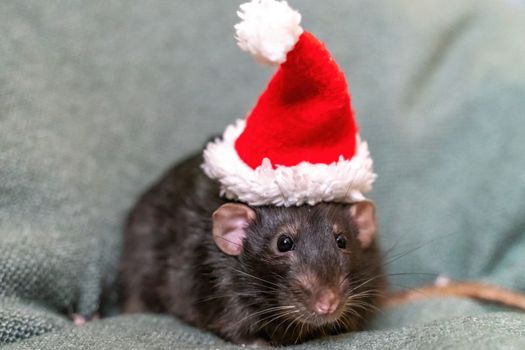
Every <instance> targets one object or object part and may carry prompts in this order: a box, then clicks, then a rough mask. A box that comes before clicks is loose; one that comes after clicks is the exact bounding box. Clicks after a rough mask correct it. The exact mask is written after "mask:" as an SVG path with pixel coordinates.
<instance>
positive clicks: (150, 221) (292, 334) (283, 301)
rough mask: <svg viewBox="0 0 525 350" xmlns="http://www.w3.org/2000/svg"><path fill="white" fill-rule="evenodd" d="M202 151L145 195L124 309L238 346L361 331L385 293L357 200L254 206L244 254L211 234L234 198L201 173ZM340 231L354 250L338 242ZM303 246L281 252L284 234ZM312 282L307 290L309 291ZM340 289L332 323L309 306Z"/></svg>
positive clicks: (135, 215)
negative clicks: (360, 232) (364, 243)
mask: <svg viewBox="0 0 525 350" xmlns="http://www.w3.org/2000/svg"><path fill="white" fill-rule="evenodd" d="M201 163H202V158H201V156H194V157H191V158H189V159H187V160H186V161H183V162H182V163H180V164H178V165H176V166H175V167H174V168H173V169H171V170H170V171H168V173H167V174H165V176H164V177H163V178H162V179H161V180H160V181H159V182H158V183H157V184H155V185H154V186H153V187H152V188H151V189H149V190H148V191H147V192H146V193H145V194H144V195H143V196H142V197H141V198H140V200H139V201H138V203H137V205H136V206H135V208H134V209H133V211H132V212H131V214H130V216H129V219H128V222H127V225H126V228H125V236H124V252H123V256H122V260H121V286H122V293H121V294H122V300H123V306H124V310H125V311H127V312H140V311H153V312H163V313H169V314H172V315H174V316H177V317H180V318H181V319H183V320H185V321H186V322H188V323H190V324H193V325H195V326H198V327H201V328H204V329H208V330H211V331H213V332H215V333H217V334H219V335H220V336H222V337H224V338H226V339H228V340H231V341H233V342H236V343H242V342H254V341H257V340H261V339H262V340H264V341H266V342H269V343H271V344H274V345H282V344H293V343H298V342H302V341H305V340H308V339H311V338H314V337H318V336H321V335H324V334H337V333H342V332H348V331H352V330H357V329H361V328H363V326H364V324H365V322H366V321H367V320H369V319H370V317H371V316H372V314H373V313H374V309H375V308H376V306H377V305H379V304H380V298H381V295H383V294H384V290H385V285H386V283H385V280H384V277H383V276H384V275H383V273H382V262H381V257H380V254H379V252H378V249H377V247H376V245H375V243H372V245H371V246H369V247H367V248H361V245H360V242H359V240H358V239H357V228H356V226H355V224H354V223H353V222H352V218H351V216H350V210H349V207H350V206H349V205H343V204H328V203H322V204H318V205H315V206H301V207H291V208H283V207H272V206H262V207H253V208H252V210H254V211H255V213H256V219H255V220H254V221H253V222H252V223H251V224H250V226H249V227H248V228H247V237H246V239H245V240H244V244H243V249H242V252H241V254H240V255H239V256H229V255H226V254H224V253H223V252H222V251H221V250H220V249H219V248H218V247H217V245H216V244H215V242H214V241H213V238H212V233H211V232H212V213H213V212H214V211H215V210H216V209H217V208H219V207H220V206H221V205H222V204H224V203H226V202H227V201H225V200H224V199H222V198H220V197H219V186H218V184H217V183H216V182H214V181H212V180H210V179H209V178H208V177H206V176H205V175H204V174H203V172H202V171H201V169H200V164H201ZM334 227H337V229H338V230H339V231H340V232H344V234H345V236H346V239H347V242H348V243H347V249H346V250H344V251H343V250H341V249H339V248H338V247H337V244H336V243H335V239H334V232H333V231H334ZM283 230H284V231H286V232H288V233H292V234H293V235H294V240H295V242H296V249H295V250H294V251H292V252H288V253H285V254H283V253H279V252H278V251H277V250H276V248H275V239H276V237H277V236H278V235H279V233H280V232H281V231H283ZM305 286H306V289H305ZM325 286H326V287H333V288H339V286H341V287H340V288H341V290H342V298H343V301H342V302H343V303H344V302H348V303H347V304H346V305H345V307H344V309H343V312H342V314H340V315H339V316H338V318H337V319H336V320H334V321H333V322H330V323H325V322H324V321H323V320H322V319H320V318H319V319H318V318H316V317H317V316H316V315H313V314H311V313H310V312H309V311H308V310H307V309H306V308H304V304H305V303H307V299H308V298H309V296H308V293H310V292H313V293H315V292H316V291H317V290H318V289H320V288H323V287H325Z"/></svg>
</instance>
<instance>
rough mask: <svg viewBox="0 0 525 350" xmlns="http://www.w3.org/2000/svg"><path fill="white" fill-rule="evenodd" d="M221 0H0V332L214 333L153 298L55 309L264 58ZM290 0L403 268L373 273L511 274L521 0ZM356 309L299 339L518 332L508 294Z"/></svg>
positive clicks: (408, 282)
mask: <svg viewBox="0 0 525 350" xmlns="http://www.w3.org/2000/svg"><path fill="white" fill-rule="evenodd" d="M240 2H241V1H232V0H221V1H205V0H202V1H183V0H159V1H149V2H145V1H135V0H128V1H123V0H112V1H101V0H97V1H95V0H94V1H66V0H63V1H61V0H52V1H45V2H43V1H36V0H35V1H29V0H27V1H15V0H12V1H10V0H6V1H2V2H0V345H1V344H6V343H12V344H11V345H9V346H6V348H8V349H32V348H40V349H87V348H97V349H144V348H150V349H168V348H181V347H184V346H186V347H190V348H191V347H197V346H201V347H206V346H210V347H213V348H222V347H227V345H226V344H225V343H223V342H222V341H221V340H219V339H218V338H216V337H214V336H212V335H209V334H206V333H203V332H201V331H198V330H195V329H192V328H191V327H188V326H185V325H183V324H181V323H179V322H178V321H176V320H173V319H170V318H167V317H163V316H155V315H149V316H148V315H137V316H119V315H115V316H113V317H111V318H106V319H103V320H101V321H95V322H92V323H90V324H88V325H86V326H84V327H81V328H75V327H73V326H72V323H71V322H70V321H69V320H68V315H69V314H71V313H72V312H77V313H82V314H86V315H88V314H91V313H93V312H95V311H97V310H98V309H99V307H100V306H102V312H103V313H108V312H110V311H111V310H112V309H113V306H114V299H115V293H114V288H113V283H114V280H115V268H116V263H117V261H118V255H119V246H120V228H121V223H122V219H123V216H124V215H125V213H126V211H127V210H128V209H129V207H130V206H131V205H132V203H133V201H134V200H135V198H136V196H137V195H138V194H139V193H140V192H141V191H143V189H144V188H145V187H146V186H147V185H148V184H149V183H150V182H151V181H153V180H154V179H156V178H157V177H158V176H159V175H160V173H161V172H162V171H163V170H164V169H166V168H167V167H168V166H169V165H170V164H172V163H173V162H174V161H175V160H177V159H179V158H181V157H182V156H184V155H185V154H187V153H188V152H190V151H192V150H196V149H198V148H199V147H200V146H201V145H202V144H203V142H204V141H205V140H206V139H207V137H208V136H209V135H211V134H215V133H217V132H221V131H222V130H223V129H224V127H225V126H226V125H227V124H228V123H230V122H232V121H233V120H234V119H236V118H239V117H242V116H243V115H244V114H245V113H246V112H247V111H248V110H249V109H250V108H251V106H252V105H253V103H254V102H255V99H256V98H257V96H258V95H259V94H260V92H261V91H262V90H263V89H264V87H265V84H266V81H267V79H268V78H269V76H270V75H271V74H272V71H271V69H268V68H265V67H263V66H258V65H256V64H255V63H254V62H253V61H252V59H251V58H250V57H249V56H248V55H247V54H245V53H242V52H241V51H240V50H239V49H238V48H237V47H236V45H235V41H234V40H233V29H232V25H233V24H234V23H236V21H237V18H236V16H235V10H236V8H237V6H238V4H239V3H240ZM290 3H291V4H292V5H293V6H295V7H296V8H299V9H300V10H301V12H302V14H303V18H304V20H303V24H304V26H305V28H307V29H308V30H310V31H312V32H314V33H315V34H316V35H317V36H318V37H319V38H321V39H322V40H323V41H325V42H326V44H327V46H328V47H329V49H330V50H331V52H332V53H333V55H334V56H335V58H336V60H337V61H338V63H339V65H340V66H341V68H342V69H344V70H345V72H346V73H347V77H348V80H349V83H350V89H351V92H352V96H353V105H354V108H355V109H356V112H357V118H358V122H359V124H360V126H361V132H362V135H363V137H364V138H365V139H366V140H367V141H368V142H369V144H370V147H371V151H372V156H373V158H374V160H375V167H376V171H377V173H378V174H379V175H380V177H379V179H378V181H377V184H376V186H375V189H374V192H373V193H372V195H371V197H372V198H373V199H374V200H375V201H376V202H377V206H378V211H379V217H380V224H381V244H382V246H383V247H384V248H385V250H386V249H388V248H390V247H392V246H395V247H394V248H393V249H392V252H391V253H390V255H389V256H390V258H391V259H392V260H393V261H392V263H390V264H389V265H388V270H389V272H390V273H392V274H401V273H421V274H407V275H396V276H393V277H392V287H393V288H394V289H403V288H409V287H415V286H418V285H420V284H423V283H428V282H432V280H433V279H434V278H435V275H438V274H444V275H446V276H449V277H451V278H453V279H457V280H482V281H488V282H492V283H496V284H498V285H501V286H505V287H509V288H514V289H518V290H522V291H525V268H524V265H525V215H524V214H525V201H524V200H523V198H525V58H524V57H525V40H523V33H525V6H524V5H523V3H522V4H521V5H520V2H519V1H517V0H514V1H511V0H506V1H505V0H493V1H475V0H472V1H467V0H456V1H447V2H446V3H445V2H444V1H439V0H419V1H408V0H392V1H376V0H351V1H341V0H324V1H315V0H308V1H307V0H303V1H299V0H295V1H294V0H290ZM404 253H408V254H406V255H404V256H402V255H403V254H404ZM396 257H399V258H398V259H396V260H395V258H396ZM374 329H375V330H370V331H368V332H362V333H358V334H348V335H343V336H340V337H336V338H329V339H322V340H319V341H317V342H312V343H309V344H306V345H304V346H302V347H303V348H308V349H311V348H325V347H326V346H329V345H330V346H332V347H333V348H340V349H343V348H344V349H346V348H356V349H361V348H367V347H368V348H381V349H387V348H450V347H453V348H463V347H465V348H471V347H472V344H473V343H474V344H476V347H478V348H480V347H482V348H484V347H486V348H498V347H501V348H504V347H506V348H509V347H510V348H525V317H524V315H523V314H521V313H513V312H509V310H503V309H499V308H496V307H493V306H491V307H489V306H487V305H482V304H479V303H475V302H473V301H468V300H457V299H443V300H428V301H423V302H418V303H413V304H410V305H404V306H402V307H399V308H396V309H393V310H389V311H386V312H385V313H384V314H382V315H381V316H380V317H379V318H378V320H377V322H376V323H375V324H374ZM42 334H43V335H42ZM37 335H40V336H37ZM27 338H30V339H27ZM24 339H25V340H24Z"/></svg>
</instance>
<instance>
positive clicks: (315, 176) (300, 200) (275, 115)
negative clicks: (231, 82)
mask: <svg viewBox="0 0 525 350" xmlns="http://www.w3.org/2000/svg"><path fill="white" fill-rule="evenodd" d="M238 14H239V16H240V17H241V19H242V22H241V23H239V24H237V25H236V26H235V29H236V32H237V40H238V43H239V46H240V47H241V49H243V50H245V51H248V52H250V53H251V54H252V55H253V56H255V58H256V59H257V60H258V61H260V62H263V63H268V64H273V65H279V67H278V69H277V72H276V73H275V75H274V76H273V78H272V79H271V81H270V83H269V85H268V87H267V89H266V91H264V92H263V94H262V95H261V96H260V97H259V100H258V101H257V104H256V105H255V107H254V108H253V110H252V111H251V112H250V113H249V114H248V116H247V117H246V119H242V120H237V122H236V123H234V124H233V125H230V126H228V127H227V128H226V131H225V132H224V134H223V136H222V138H219V139H216V140H215V141H213V142H210V143H209V144H208V145H207V147H206V149H205V151H204V163H203V165H202V168H203V170H204V172H205V173H206V174H207V175H208V176H209V177H210V178H212V179H216V180H218V181H219V183H220V186H221V195H222V196H225V197H226V198H228V199H231V200H238V201H241V202H245V203H247V204H249V205H254V206H257V205H269V204H271V205H276V206H292V205H297V206H298V205H302V204H309V205H314V204H316V203H319V202H341V203H351V202H355V201H359V200H362V199H363V198H364V196H363V194H364V193H366V192H368V191H370V190H371V189H372V183H373V182H374V180H375V178H376V175H375V174H374V172H373V169H372V159H371V158H370V154H369V152H368V146H367V144H366V142H363V141H361V138H360V137H359V132H358V127H357V125H356V122H355V119H354V112H353V110H352V107H351V103H350V95H349V92H348V86H347V83H346V79H345V76H344V74H343V72H342V71H341V70H340V69H339V67H338V66H337V64H336V63H335V61H334V59H333V58H332V56H331V55H330V53H329V52H328V50H327V49H326V48H325V46H324V45H323V44H322V43H321V42H320V41H319V40H318V39H317V38H315V37H314V36H313V35H312V34H310V33H308V32H306V31H304V30H303V29H302V28H301V26H300V22H301V15H300V14H299V13H298V12H297V11H295V10H293V9H292V8H290V7H289V6H288V4H287V3H286V2H285V1H276V0H252V1H251V2H249V3H245V4H243V5H241V7H240V11H239V12H238Z"/></svg>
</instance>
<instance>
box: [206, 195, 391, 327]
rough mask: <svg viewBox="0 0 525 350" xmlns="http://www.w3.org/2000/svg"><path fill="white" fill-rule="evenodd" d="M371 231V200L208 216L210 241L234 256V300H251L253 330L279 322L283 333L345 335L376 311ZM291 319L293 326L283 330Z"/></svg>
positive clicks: (377, 272)
mask: <svg viewBox="0 0 525 350" xmlns="http://www.w3.org/2000/svg"><path fill="white" fill-rule="evenodd" d="M376 227H377V226H376V220H375V208H374V205H373V204H372V202H369V201H363V202H358V203H355V204H351V205H347V204H333V203H321V204H318V205H315V206H301V207H292V208H282V207H270V206H267V207H254V208H250V207H248V206H246V205H243V204H238V203H228V204H224V205H223V206H221V207H220V208H219V209H218V210H217V211H215V213H214V214H213V234H214V239H215V242H216V244H217V246H218V247H219V248H220V249H221V250H222V251H223V252H224V253H226V254H228V255H232V256H236V257H237V259H238V262H239V263H238V265H237V266H238V269H236V270H235V272H236V277H237V281H238V287H239V289H241V288H242V291H241V293H240V295H242V294H245V295H250V296H252V297H251V299H250V301H251V304H252V305H254V304H256V306H255V308H254V310H258V311H256V312H260V314H259V316H260V317H257V319H258V320H262V321H259V322H260V324H259V326H268V325H271V324H272V323H276V324H279V323H280V326H281V327H278V328H279V329H282V330H284V329H286V332H288V331H289V332H288V333H290V332H292V333H293V332H294V329H301V333H303V332H304V331H305V330H311V331H312V332H314V331H315V330H316V329H318V330H319V329H321V328H325V327H326V328H330V329H340V330H351V329H353V328H355V325H356V318H357V317H359V315H361V316H363V314H364V312H365V311H367V309H368V308H370V307H374V306H375V304H376V303H377V302H375V301H374V300H376V294H377V293H380V292H381V289H382V284H381V283H379V282H380V280H381V263H380V257H379V254H378V252H377V248H376V246H375V243H374V239H375V234H376V231H377V230H376ZM254 295H256V296H257V297H253V296H254ZM263 310H268V311H267V312H264V311H263ZM251 321H252V323H255V322H256V320H255V319H252V320H251ZM292 321H294V322H295V323H294V324H296V325H298V326H297V327H294V326H291V327H288V326H284V325H286V324H287V323H288V324H291V322H292ZM300 326H302V327H300ZM289 335H291V334H289ZM282 336H284V337H287V335H286V334H283V335H282Z"/></svg>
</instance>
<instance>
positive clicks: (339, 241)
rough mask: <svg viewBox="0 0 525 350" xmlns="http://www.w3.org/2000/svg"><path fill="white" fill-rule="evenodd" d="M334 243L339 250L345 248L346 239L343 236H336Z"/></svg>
mask: <svg viewBox="0 0 525 350" xmlns="http://www.w3.org/2000/svg"><path fill="white" fill-rule="evenodd" d="M335 242H336V243H337V246H338V247H339V248H341V249H345V248H346V238H345V236H343V235H337V236H335Z"/></svg>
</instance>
